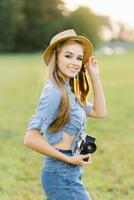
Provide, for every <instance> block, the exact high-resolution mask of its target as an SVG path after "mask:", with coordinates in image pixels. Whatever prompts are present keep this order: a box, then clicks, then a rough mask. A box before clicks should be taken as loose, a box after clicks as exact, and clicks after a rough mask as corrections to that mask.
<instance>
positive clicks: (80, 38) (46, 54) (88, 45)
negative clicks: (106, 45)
mask: <svg viewBox="0 0 134 200" xmlns="http://www.w3.org/2000/svg"><path fill="white" fill-rule="evenodd" d="M65 40H75V41H79V42H81V43H82V44H83V46H84V47H85V51H84V57H83V64H85V63H87V61H88V59H89V57H90V56H91V55H92V52H93V46H92V44H91V42H90V41H89V40H88V39H87V38H86V37H84V36H79V35H77V36H68V37H65V38H61V39H59V40H58V41H55V42H54V43H53V44H51V45H49V46H48V47H47V48H46V50H45V51H44V55H43V57H44V62H45V63H46V64H47V65H48V63H49V60H50V58H51V55H52V52H53V49H54V48H55V47H56V45H57V44H58V43H60V42H62V41H65Z"/></svg>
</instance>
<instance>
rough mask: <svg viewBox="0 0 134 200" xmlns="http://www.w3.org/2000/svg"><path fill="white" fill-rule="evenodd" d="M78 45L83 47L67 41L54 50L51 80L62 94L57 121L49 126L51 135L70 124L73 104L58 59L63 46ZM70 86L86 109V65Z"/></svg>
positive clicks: (71, 79)
mask: <svg viewBox="0 0 134 200" xmlns="http://www.w3.org/2000/svg"><path fill="white" fill-rule="evenodd" d="M76 43H78V44H79V45H81V46H82V47H83V45H82V43H80V42H78V41H75V40H67V41H64V42H62V43H59V44H58V45H57V46H56V48H55V49H54V50H53V53H52V56H51V58H50V61H49V64H48V66H49V78H50V79H51V80H52V81H54V82H55V83H56V85H57V86H58V87H59V89H60V90H61V92H62V98H61V102H60V107H59V112H58V114H57V116H56V119H55V120H54V121H53V122H52V123H51V124H50V126H49V131H50V133H55V132H56V131H57V130H58V129H60V128H62V127H63V126H64V124H65V123H67V122H69V120H70V112H71V102H70V99H69V95H68V92H67V90H66V88H65V86H64V84H65V77H64V75H63V74H62V73H61V72H60V71H59V69H58V66H57V57H58V55H59V53H60V51H61V49H62V47H63V46H65V45H70V44H76ZM83 48H84V47H83ZM69 84H70V87H71V91H72V92H73V93H74V94H75V96H76V99H77V100H78V102H79V103H80V104H81V106H82V107H85V105H86V102H87V98H88V95H89V83H88V80H87V77H86V69H85V67H84V64H82V68H81V70H80V72H79V73H78V74H77V75H76V77H74V78H70V81H69Z"/></svg>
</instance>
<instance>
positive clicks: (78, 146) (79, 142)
mask: <svg viewBox="0 0 134 200" xmlns="http://www.w3.org/2000/svg"><path fill="white" fill-rule="evenodd" d="M95 140H96V138H95V137H93V136H91V135H88V134H83V133H82V134H79V135H76V137H75V138H74V141H73V144H72V153H73V155H78V154H83V155H85V154H88V153H89V154H92V153H94V152H95V151H96V149H97V146H96V144H95ZM84 161H88V158H85V159H84Z"/></svg>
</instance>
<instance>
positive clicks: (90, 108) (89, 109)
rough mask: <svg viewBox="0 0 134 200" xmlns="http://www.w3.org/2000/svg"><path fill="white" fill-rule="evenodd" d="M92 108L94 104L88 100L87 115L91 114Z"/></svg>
mask: <svg viewBox="0 0 134 200" xmlns="http://www.w3.org/2000/svg"><path fill="white" fill-rule="evenodd" d="M92 108H93V105H92V104H91V103H90V102H87V104H86V106H85V112H86V116H88V115H89V113H90V112H91V110H92Z"/></svg>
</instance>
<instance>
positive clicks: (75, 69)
mask: <svg viewBox="0 0 134 200" xmlns="http://www.w3.org/2000/svg"><path fill="white" fill-rule="evenodd" d="M69 69H70V71H72V72H76V71H77V68H75V67H70V68H69Z"/></svg>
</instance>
